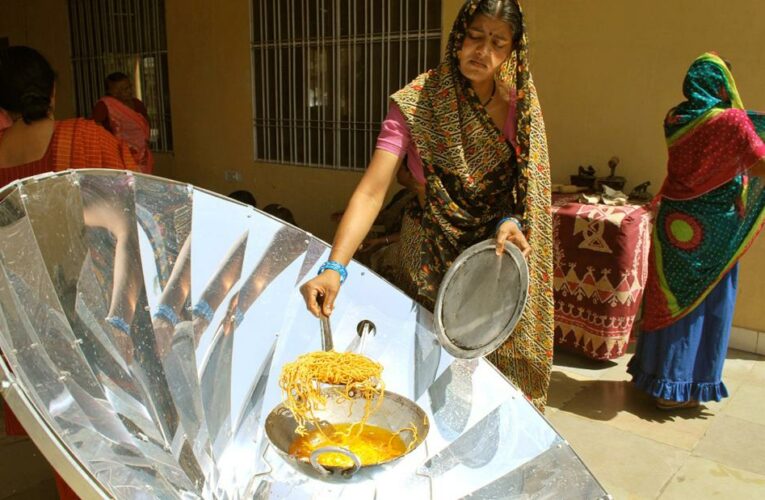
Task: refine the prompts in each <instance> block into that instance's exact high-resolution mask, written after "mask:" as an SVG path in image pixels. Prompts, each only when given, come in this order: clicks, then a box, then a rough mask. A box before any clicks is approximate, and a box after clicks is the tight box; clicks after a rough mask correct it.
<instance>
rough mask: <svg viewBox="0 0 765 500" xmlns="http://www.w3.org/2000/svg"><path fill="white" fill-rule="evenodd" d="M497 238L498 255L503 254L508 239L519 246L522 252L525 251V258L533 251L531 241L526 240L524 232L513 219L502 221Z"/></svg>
mask: <svg viewBox="0 0 765 500" xmlns="http://www.w3.org/2000/svg"><path fill="white" fill-rule="evenodd" d="M495 239H496V242H497V255H502V252H503V251H504V248H505V242H506V241H509V242H510V243H512V244H513V245H515V246H517V247H518V248H519V249H520V251H521V253H523V257H524V258H526V257H528V255H529V254H530V253H531V245H529V242H528V241H526V237H525V236H524V235H523V232H522V231H521V230H520V229H519V228H518V226H517V225H516V224H515V222H513V221H512V220H506V221H505V222H503V223H502V225H501V226H499V229H497V236H496V238H495Z"/></svg>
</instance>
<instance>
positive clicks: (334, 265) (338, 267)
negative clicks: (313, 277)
mask: <svg viewBox="0 0 765 500" xmlns="http://www.w3.org/2000/svg"><path fill="white" fill-rule="evenodd" d="M327 269H330V270H332V271H335V272H336V273H337V274H339V275H340V284H341V285H342V284H343V283H345V279H346V278H347V277H348V270H347V269H345V266H344V265H342V264H341V263H339V262H336V261H334V260H328V261H327V262H325V263H324V264H322V265H321V267H320V268H319V272H318V273H317V274H321V273H323V272H324V271H326V270H327Z"/></svg>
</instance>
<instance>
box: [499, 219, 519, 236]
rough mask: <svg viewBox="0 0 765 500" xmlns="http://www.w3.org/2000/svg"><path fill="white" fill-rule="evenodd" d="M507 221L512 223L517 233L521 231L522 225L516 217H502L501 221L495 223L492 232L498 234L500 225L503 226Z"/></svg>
mask: <svg viewBox="0 0 765 500" xmlns="http://www.w3.org/2000/svg"><path fill="white" fill-rule="evenodd" d="M507 221H511V222H513V224H515V225H516V227H517V228H518V230H519V231H523V224H522V223H521V221H520V220H518V218H517V217H513V216H510V217H502V218H501V219H499V222H497V227H496V228H495V229H494V232H495V233H496V232H499V228H500V226H502V224H504V223H505V222H507Z"/></svg>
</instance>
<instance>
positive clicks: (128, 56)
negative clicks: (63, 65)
mask: <svg viewBox="0 0 765 500" xmlns="http://www.w3.org/2000/svg"><path fill="white" fill-rule="evenodd" d="M69 20H70V23H69V24H70V26H71V36H72V66H73V69H74V82H75V91H76V99H77V114H78V115H79V116H90V113H91V111H92V109H93V105H94V104H95V103H96V102H97V101H98V99H99V98H101V96H103V95H104V93H105V91H106V89H105V88H104V79H105V78H106V76H107V75H109V74H110V73H113V72H115V71H121V72H123V73H125V74H127V75H129V76H131V77H132V80H133V85H134V89H135V94H136V97H137V98H139V99H141V101H143V103H144V105H145V106H146V110H147V112H148V115H149V122H150V125H151V139H150V141H151V147H152V149H153V150H154V151H172V149H173V134H172V129H171V122H170V89H169V83H168V70H167V36H166V33H165V2H164V0H69Z"/></svg>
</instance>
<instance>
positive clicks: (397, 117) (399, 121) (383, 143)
mask: <svg viewBox="0 0 765 500" xmlns="http://www.w3.org/2000/svg"><path fill="white" fill-rule="evenodd" d="M411 140H412V136H411V134H410V133H409V127H408V126H407V124H406V120H405V119H404V115H403V114H402V113H401V110H399V109H398V106H396V105H395V104H394V103H392V102H391V103H390V106H389V107H388V116H386V117H385V121H383V123H382V127H381V128H380V135H378V136H377V149H382V150H384V151H388V152H389V153H393V154H394V155H396V156H398V157H399V158H401V157H402V156H404V154H406V150H407V148H408V147H409V143H410V142H411Z"/></svg>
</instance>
